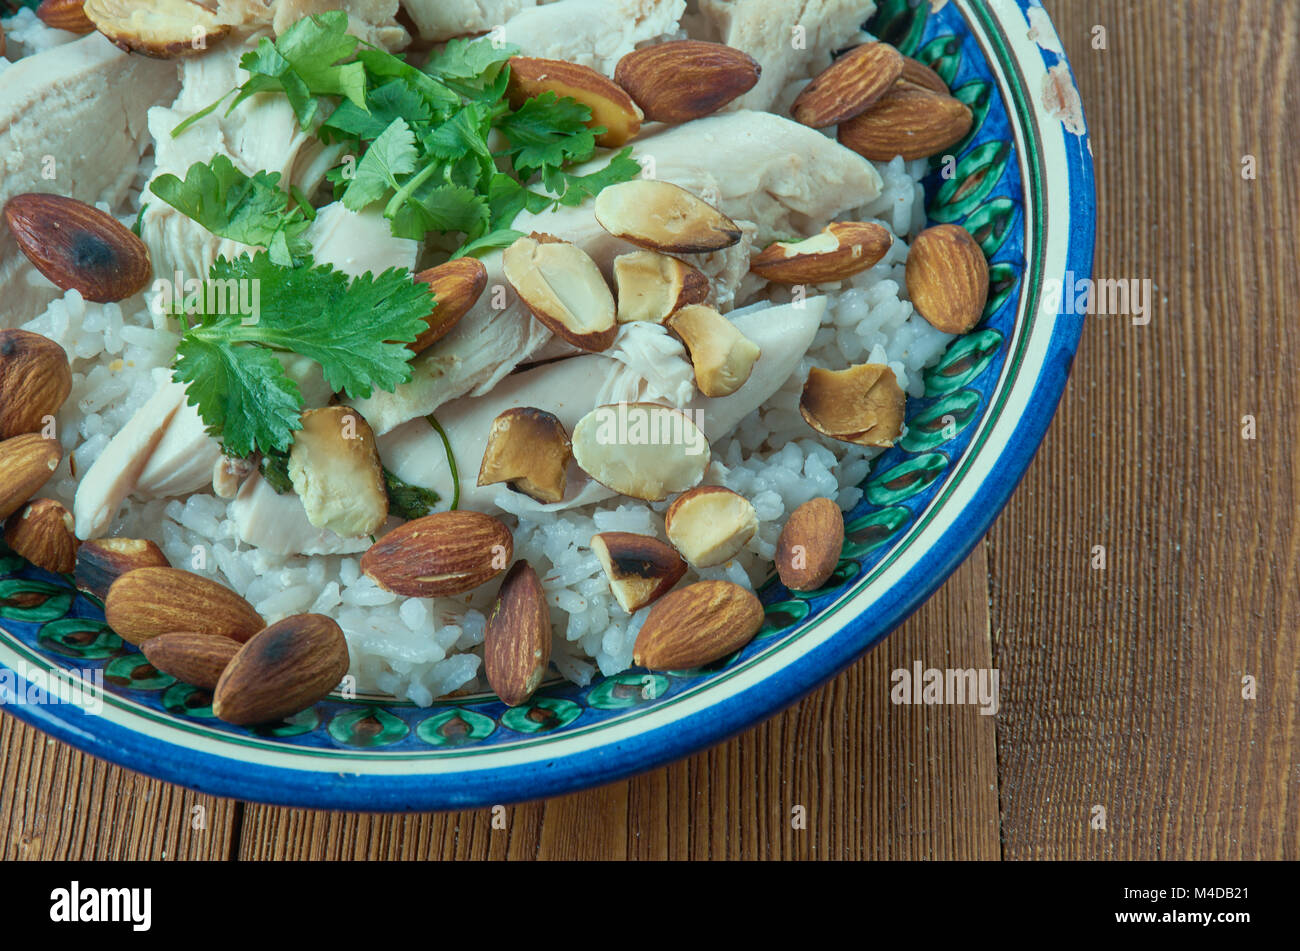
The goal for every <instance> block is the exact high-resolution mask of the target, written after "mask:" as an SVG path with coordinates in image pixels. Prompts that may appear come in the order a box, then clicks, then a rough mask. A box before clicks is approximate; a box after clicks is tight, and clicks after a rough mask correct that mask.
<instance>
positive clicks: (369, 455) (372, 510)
mask: <svg viewBox="0 0 1300 951" xmlns="http://www.w3.org/2000/svg"><path fill="white" fill-rule="evenodd" d="M289 479H290V481H291V482H293V490H294V491H295V492H297V493H298V497H299V498H300V499H302V504H303V507H304V508H305V509H306V510H307V520H308V521H309V522H311V523H312V524H313V525H315V526H316V527H317V528H323V529H326V530H328V531H331V532H334V533H335V534H336V535H340V536H342V537H343V538H364V537H365V536H366V535H370V534H373V533H374V532H377V531H379V528H380V526H381V525H383V524H384V522H385V521H386V520H387V519H388V489H387V486H386V485H385V483H384V470H383V466H382V465H381V464H380V462H379V451H378V449H377V448H376V446H375V433H374V431H373V430H372V429H371V428H370V424H369V423H367V422H366V420H365V417H364V416H362V415H361V414H360V413H359V412H357V411H356V410H355V409H353V408H352V407H350V406H327V407H325V408H324V409H309V410H306V411H305V412H303V414H302V428H301V429H300V430H298V432H296V433H295V434H294V438H293V448H292V449H290V450H289Z"/></svg>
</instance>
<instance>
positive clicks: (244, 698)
mask: <svg viewBox="0 0 1300 951" xmlns="http://www.w3.org/2000/svg"><path fill="white" fill-rule="evenodd" d="M347 672H348V642H347V641H346V640H345V639H344V637H343V631H342V629H341V628H340V627H339V626H338V624H336V623H335V622H334V621H333V620H332V619H330V618H327V617H325V616H324V615H323V614H298V615H294V616H293V617H287V618H285V619H284V620H283V621H279V622H277V623H275V624H272V625H271V626H270V627H268V628H266V629H265V630H263V631H259V632H258V633H257V634H256V635H255V636H254V637H252V638H250V639H249V641H248V643H247V644H245V645H244V646H243V647H241V648H240V649H239V652H238V653H237V654H235V656H234V657H233V658H232V659H231V661H230V663H229V664H228V665H227V666H226V669H225V670H224V671H223V672H222V674H221V679H220V680H218V681H217V686H216V690H214V691H213V694H212V712H213V713H215V714H216V715H217V716H218V717H220V718H221V719H222V720H225V721H226V722H227V723H234V724H237V725H240V726H249V725H252V724H255V723H271V722H273V721H275V720H282V719H284V718H285V717H288V716H293V714H295V713H298V712H300V711H302V710H306V709H307V708H308V707H310V706H311V705H312V704H314V703H316V702H317V701H318V700H323V699H324V698H325V697H327V696H329V692H330V691H331V690H333V689H334V688H335V687H336V686H337V685H338V682H339V681H340V680H342V679H343V676H344V675H345V674H346V673H347Z"/></svg>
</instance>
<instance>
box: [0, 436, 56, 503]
mask: <svg viewBox="0 0 1300 951" xmlns="http://www.w3.org/2000/svg"><path fill="white" fill-rule="evenodd" d="M62 459H63V447H62V446H60V445H59V441H58V440H57V439H46V438H45V437H44V436H42V435H41V434H40V433H26V434H24V435H22V436H14V437H12V438H10V439H6V440H4V441H3V442H0V519H5V518H8V517H9V516H10V515H13V514H14V512H17V511H18V510H19V509H20V508H22V506H23V504H24V503H25V502H26V501H27V500H28V499H30V498H31V497H32V496H33V495H35V494H36V493H37V492H39V491H40V488H41V486H43V485H45V483H46V482H49V481H50V476H52V475H54V470H55V469H57V468H58V467H59V462H60V461H62Z"/></svg>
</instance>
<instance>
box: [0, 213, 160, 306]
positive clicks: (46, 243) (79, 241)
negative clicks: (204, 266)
mask: <svg viewBox="0 0 1300 951" xmlns="http://www.w3.org/2000/svg"><path fill="white" fill-rule="evenodd" d="M4 210H5V221H6V222H8V224H9V228H10V230H11V231H13V234H14V240H15V241H17V242H18V247H19V248H21V249H22V252H23V254H25V255H27V258H28V260H30V261H31V262H32V264H34V265H35V266H36V269H37V270H38V271H40V272H41V273H42V274H44V275H45V276H46V277H47V278H49V280H50V281H52V282H53V283H54V284H55V285H56V286H58V287H59V288H61V289H63V290H65V291H66V290H76V291H79V292H80V293H81V296H82V297H84V298H86V300H92V301H97V302H99V303H101V304H104V303H111V302H113V301H120V300H124V299H125V298H127V297H130V296H131V295H133V294H137V293H139V292H140V291H142V290H144V287H145V285H146V284H148V283H149V276H150V275H151V274H152V273H153V267H152V265H151V264H150V262H149V249H148V248H147V247H145V243H144V242H143V241H141V240H140V239H139V238H138V237H137V236H136V235H135V234H133V233H132V232H131V231H130V229H128V228H126V227H124V226H123V225H122V223H121V222H119V221H118V220H117V219H116V218H114V217H113V216H112V215H109V214H107V213H105V212H102V211H100V210H99V209H98V208H95V207H93V206H91V205H87V204H86V203H85V202H84V201H77V200H76V199H75V198H64V197H62V196H60V195H43V194H33V193H28V194H24V195H15V196H14V197H13V198H10V199H9V201H8V202H6V203H5V209H4Z"/></svg>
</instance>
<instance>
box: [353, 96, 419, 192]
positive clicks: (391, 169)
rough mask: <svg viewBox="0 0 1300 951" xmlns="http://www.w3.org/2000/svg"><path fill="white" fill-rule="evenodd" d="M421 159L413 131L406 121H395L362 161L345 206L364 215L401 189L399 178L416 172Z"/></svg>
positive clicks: (371, 144)
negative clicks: (391, 191) (416, 148)
mask: <svg viewBox="0 0 1300 951" xmlns="http://www.w3.org/2000/svg"><path fill="white" fill-rule="evenodd" d="M418 158H419V153H418V152H416V150H415V134H414V133H413V132H411V127H410V126H408V125H407V124H406V122H405V121H404V120H402V119H394V120H393V122H392V124H391V125H390V126H389V127H388V128H387V129H385V130H384V131H383V133H382V134H381V135H380V136H379V138H377V139H375V141H374V142H372V143H370V148H368V149H366V154H365V155H363V156H362V157H361V161H360V162H359V163H358V164H357V171H356V174H355V175H354V176H353V177H352V181H351V182H350V183H349V184H348V187H347V191H345V192H344V193H343V204H344V205H346V206H347V207H348V208H350V209H352V210H353V211H360V210H361V209H363V208H365V207H366V206H367V205H369V204H370V203H372V202H376V201H379V199H381V198H383V197H384V195H386V194H387V193H388V191H389V189H398V188H400V187H401V184H400V183H399V182H398V180H397V176H398V175H405V174H407V173H409V172H413V171H415V163H416V160H417V159H418Z"/></svg>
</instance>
